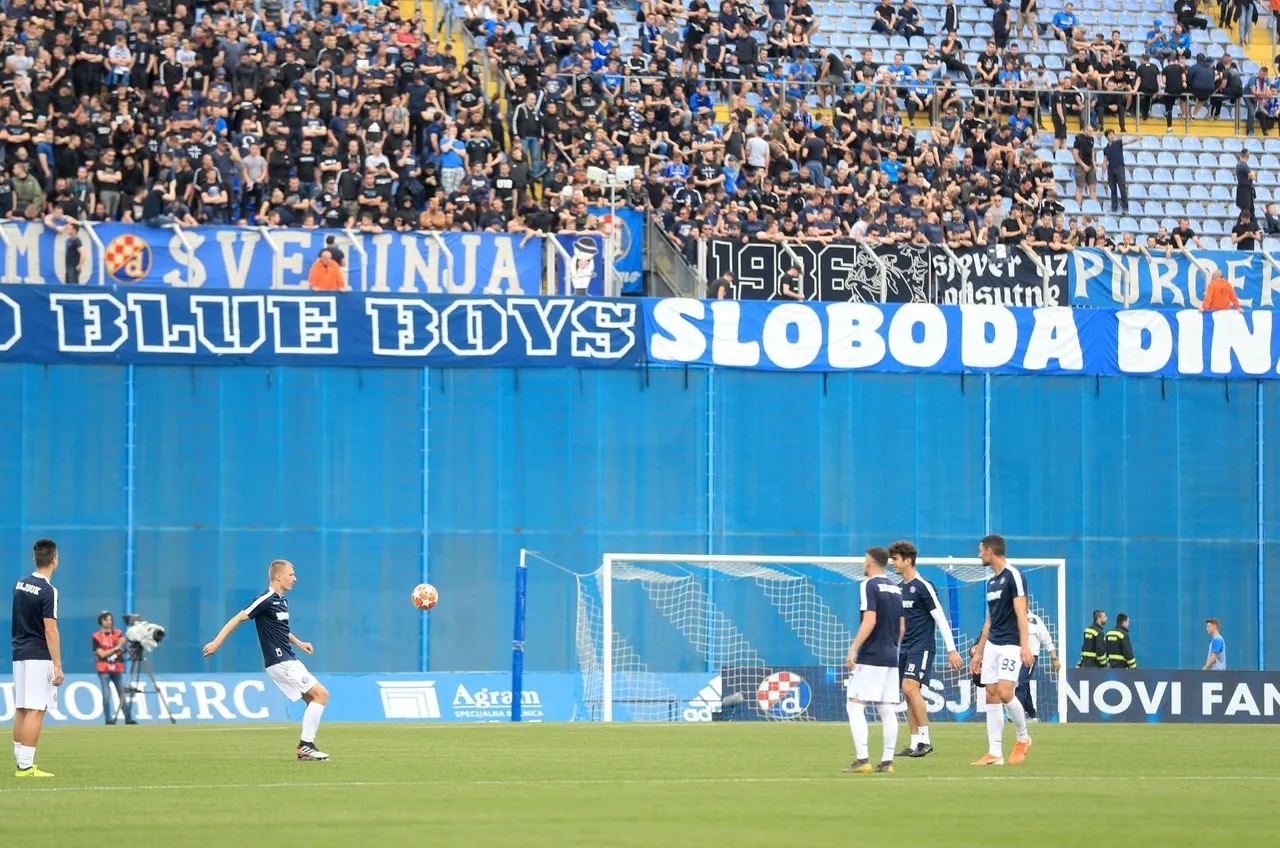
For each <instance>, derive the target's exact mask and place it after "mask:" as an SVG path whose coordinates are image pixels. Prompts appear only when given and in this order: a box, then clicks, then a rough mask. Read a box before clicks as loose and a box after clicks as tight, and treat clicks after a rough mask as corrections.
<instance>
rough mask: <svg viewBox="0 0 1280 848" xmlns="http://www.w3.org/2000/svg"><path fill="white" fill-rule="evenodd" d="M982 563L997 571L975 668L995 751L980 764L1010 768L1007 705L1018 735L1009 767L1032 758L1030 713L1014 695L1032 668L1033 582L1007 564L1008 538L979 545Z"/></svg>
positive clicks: (993, 538) (992, 579) (990, 538)
mask: <svg viewBox="0 0 1280 848" xmlns="http://www.w3.org/2000/svg"><path fill="white" fill-rule="evenodd" d="M978 555H979V556H980V557H981V558H982V563H983V564H984V565H986V566H987V567H988V568H990V569H991V577H990V579H988V580H987V620H986V622H985V623H984V624H983V625H982V635H981V636H980V637H979V638H978V645H977V649H976V650H975V651H974V655H973V662H972V663H971V670H972V671H973V672H974V673H975V674H976V673H978V672H979V671H980V672H981V673H982V685H983V686H985V687H986V689H987V740H988V742H989V743H990V747H989V748H988V749H987V753H986V754H985V755H984V756H983V757H982V758H981V759H980V760H978V761H976V762H975V763H973V765H975V766H1002V765H1004V747H1003V745H1004V739H1003V736H1004V710H1002V709H1000V705H1001V704H1004V707H1005V709H1007V710H1008V711H1009V718H1011V719H1013V729H1014V730H1015V731H1016V732H1017V734H1018V741H1017V744H1015V745H1014V746H1013V753H1012V754H1010V755H1009V765H1013V766H1016V765H1019V764H1021V763H1022V761H1023V760H1025V759H1026V758H1027V749H1028V748H1030V747H1031V736H1030V735H1029V734H1028V733H1027V713H1026V711H1025V710H1024V709H1023V707H1022V703H1021V702H1020V701H1019V700H1018V699H1017V698H1015V697H1014V695H1013V693H1014V688H1015V687H1016V685H1017V683H1018V676H1019V675H1020V674H1021V673H1022V667H1023V666H1024V665H1026V666H1029V665H1031V661H1032V659H1033V657H1032V656H1031V643H1030V641H1029V639H1028V636H1027V584H1026V582H1025V581H1024V580H1023V578H1022V572H1020V571H1018V569H1016V568H1014V567H1013V566H1011V565H1009V564H1008V563H1006V562H1005V544H1004V537H1003V536H997V535H995V534H992V535H990V536H984V537H983V539H982V541H981V542H979V543H978Z"/></svg>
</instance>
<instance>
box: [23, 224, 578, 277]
mask: <svg viewBox="0 0 1280 848" xmlns="http://www.w3.org/2000/svg"><path fill="white" fill-rule="evenodd" d="M93 232H94V233H96V235H97V237H98V239H99V240H100V241H101V242H102V249H99V248H98V246H97V245H96V243H95V242H94V241H93V239H92V238H91V236H90V233H89V232H87V231H84V230H82V231H81V234H80V241H81V244H82V256H83V258H82V260H81V265H80V274H79V278H78V281H79V282H80V283H81V284H88V285H108V286H110V285H125V284H128V285H136V286H148V287H155V286H166V287H178V288H194V289H200V288H203V289H246V290H255V291H256V290H259V289H273V290H283V291H299V290H307V289H308V288H309V275H310V271H311V266H312V264H313V263H314V262H315V261H316V258H317V257H318V256H319V255H320V251H321V250H322V249H324V248H325V247H326V246H327V244H328V239H330V238H332V239H333V246H334V247H336V248H338V249H339V250H340V251H341V252H342V254H344V259H343V267H342V275H343V279H344V281H345V283H346V285H347V287H348V288H349V289H351V290H352V291H362V292H371V293H401V294H405V293H421V294H485V295H495V294H503V295H536V294H540V293H541V292H542V283H543V276H544V266H545V260H544V255H543V254H544V248H545V242H544V240H543V239H542V238H540V237H536V236H528V235H527V234H524V233H461V232H451V233H441V234H435V235H433V234H430V233H422V232H379V233H361V232H351V233H348V232H346V231H342V230H319V229H317V230H308V229H298V228H290V229H268V228H265V227H211V226H204V227H193V228H187V229H183V230H182V231H181V232H178V231H175V230H172V229H166V228H162V227H149V226H144V225H140V224H97V225H95V226H94V229H93ZM3 235H4V239H3V241H0V269H2V270H0V282H5V283H23V284H26V285H41V284H57V283H63V282H66V280H67V279H68V277H67V266H66V262H67V257H66V255H67V251H66V247H67V240H68V235H67V234H66V233H58V232H55V231H54V230H53V229H51V228H49V227H47V226H45V225H44V224H42V223H31V224H22V223H5V224H4V233H3ZM579 238H581V239H583V240H585V241H591V242H594V243H596V244H597V245H599V244H603V240H602V239H601V237H600V236H598V235H584V236H580V237H579ZM596 270H597V273H599V270H598V269H596ZM564 275H565V269H563V268H562V269H561V273H560V275H559V280H558V282H559V283H560V284H561V290H563V286H564V284H565V282H566V280H565V278H564ZM602 292H603V290H601V293H602Z"/></svg>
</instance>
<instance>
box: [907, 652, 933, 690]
mask: <svg viewBox="0 0 1280 848" xmlns="http://www.w3.org/2000/svg"><path fill="white" fill-rule="evenodd" d="M933 658H934V652H933V651H903V652H902V653H901V654H900V655H899V657H898V677H899V678H900V679H901V680H918V681H920V682H921V683H924V679H925V677H927V676H928V674H929V671H930V669H931V668H932V666H931V665H930V663H932V662H933Z"/></svg>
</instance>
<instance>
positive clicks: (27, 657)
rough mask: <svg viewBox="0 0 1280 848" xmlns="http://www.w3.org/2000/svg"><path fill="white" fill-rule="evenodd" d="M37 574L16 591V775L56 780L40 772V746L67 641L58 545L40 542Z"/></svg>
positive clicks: (36, 548)
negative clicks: (61, 629) (61, 631)
mask: <svg viewBox="0 0 1280 848" xmlns="http://www.w3.org/2000/svg"><path fill="white" fill-rule="evenodd" d="M33 554H34V559H35V563H36V570H35V573H33V574H31V575H29V576H27V577H23V578H22V579H21V580H19V581H18V584H17V585H16V586H14V587H13V688H14V707H15V708H16V709H15V712H14V716H13V756H14V759H16V760H17V761H18V770H17V772H15V773H14V777H53V775H52V774H50V773H49V772H47V771H41V770H40V769H38V768H36V745H37V743H39V741H40V730H41V728H43V727H44V713H45V710H47V709H49V708H50V707H52V706H53V705H54V703H55V702H56V700H57V698H58V687H59V686H61V685H62V640H61V637H59V635H58V590H57V589H55V588H53V583H52V582H50V581H51V579H52V578H53V572H55V571H57V570H58V546H57V545H55V544H54V543H53V542H51V541H49V540H48V539H40V540H39V541H38V542H36V543H35V546H34V548H33Z"/></svg>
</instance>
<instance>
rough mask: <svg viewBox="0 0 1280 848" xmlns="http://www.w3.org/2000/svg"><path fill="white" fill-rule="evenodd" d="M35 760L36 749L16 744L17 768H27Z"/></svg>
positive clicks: (33, 763)
mask: <svg viewBox="0 0 1280 848" xmlns="http://www.w3.org/2000/svg"><path fill="white" fill-rule="evenodd" d="M35 762H36V749H35V748H28V747H27V746H26V745H19V746H18V768H19V769H29V768H31V767H32V766H33V765H35Z"/></svg>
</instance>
